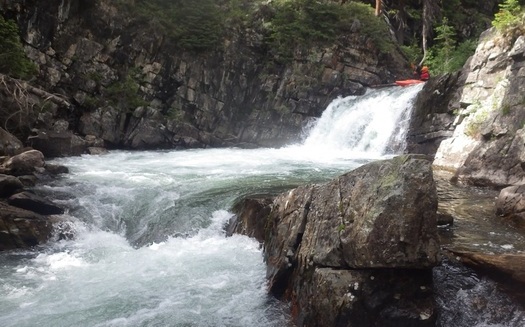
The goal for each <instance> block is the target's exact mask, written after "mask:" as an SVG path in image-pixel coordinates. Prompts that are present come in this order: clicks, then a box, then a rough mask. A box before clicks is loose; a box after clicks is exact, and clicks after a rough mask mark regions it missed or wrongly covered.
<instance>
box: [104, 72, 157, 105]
mask: <svg viewBox="0 0 525 327" xmlns="http://www.w3.org/2000/svg"><path fill="white" fill-rule="evenodd" d="M138 91H139V84H138V83H137V82H136V81H135V80H134V79H133V77H131V76H130V74H126V75H125V76H124V77H123V78H121V79H120V80H118V81H116V82H114V83H112V84H111V85H110V86H108V88H107V89H106V92H105V94H104V95H105V97H106V98H107V99H108V101H109V102H110V103H111V104H112V105H114V106H117V107H118V108H121V109H123V110H125V111H128V112H129V111H133V110H135V109H136V108H137V107H141V106H145V105H147V104H148V103H147V102H146V101H145V100H144V99H142V98H141V97H140V96H139V94H138Z"/></svg>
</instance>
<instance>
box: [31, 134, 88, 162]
mask: <svg viewBox="0 0 525 327" xmlns="http://www.w3.org/2000/svg"><path fill="white" fill-rule="evenodd" d="M29 141H30V143H31V146H32V147H33V148H35V149H37V150H40V151H41V152H42V153H43V154H44V155H45V156H46V157H64V156H78V155H81V154H83V153H86V152H87V143H86V141H85V140H84V139H83V138H82V137H80V136H78V135H75V134H73V133H72V132H71V131H63V130H59V131H38V133H37V134H36V135H34V136H31V137H30V138H29Z"/></svg>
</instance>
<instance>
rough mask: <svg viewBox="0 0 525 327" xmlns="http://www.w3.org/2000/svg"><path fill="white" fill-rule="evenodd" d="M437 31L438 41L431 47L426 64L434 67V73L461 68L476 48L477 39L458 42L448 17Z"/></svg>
mask: <svg viewBox="0 0 525 327" xmlns="http://www.w3.org/2000/svg"><path fill="white" fill-rule="evenodd" d="M435 31H436V37H435V38H434V41H436V43H435V44H434V46H432V47H431V48H430V49H429V52H428V56H427V59H426V64H427V65H428V66H430V67H431V68H432V72H433V73H434V74H443V73H450V72H454V71H457V70H459V69H461V68H462V67H463V65H464V64H465V62H466V61H467V59H468V58H469V57H470V56H471V55H472V54H473V53H474V51H475V50H476V41H475V40H466V41H464V42H462V43H460V44H457V43H456V41H455V37H456V32H455V30H454V28H453V27H452V26H451V25H449V23H448V19H447V18H446V17H445V18H443V21H442V24H441V25H439V26H437V27H436V28H435Z"/></svg>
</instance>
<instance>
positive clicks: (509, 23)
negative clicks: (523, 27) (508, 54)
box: [492, 0, 523, 31]
mask: <svg viewBox="0 0 525 327" xmlns="http://www.w3.org/2000/svg"><path fill="white" fill-rule="evenodd" d="M522 15H523V10H522V8H521V6H520V2H519V0H505V1H504V2H503V3H500V5H499V11H498V12H497V13H496V15H494V20H493V21H492V25H493V26H494V27H496V29H498V30H499V31H506V30H507V29H509V28H512V27H515V26H516V25H518V24H522V23H523V20H522Z"/></svg>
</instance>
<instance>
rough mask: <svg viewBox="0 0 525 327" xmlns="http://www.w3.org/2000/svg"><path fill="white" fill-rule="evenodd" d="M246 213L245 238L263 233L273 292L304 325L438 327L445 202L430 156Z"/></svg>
mask: <svg viewBox="0 0 525 327" xmlns="http://www.w3.org/2000/svg"><path fill="white" fill-rule="evenodd" d="M416 185H417V186H416ZM245 208H247V210H246V211H243V210H240V211H241V212H240V213H239V215H240V216H241V217H243V218H242V221H243V224H244V227H243V228H240V229H238V231H240V232H243V233H250V229H246V226H248V225H250V226H252V228H253V229H255V230H256V231H257V232H253V231H252V232H251V233H252V234H255V233H257V234H258V235H261V234H263V233H264V234H263V235H264V257H265V261H266V263H267V277H268V279H269V288H270V291H271V292H272V293H273V294H274V295H276V296H278V297H280V298H283V299H286V300H289V301H291V302H292V312H293V314H294V317H295V319H296V321H297V322H298V325H299V326H306V325H311V324H313V325H325V326H371V325H381V326H396V325H397V326H401V325H403V326H405V325H406V326H433V324H434V321H435V317H436V316H435V308H434V306H433V301H432V295H431V294H432V292H430V291H429V290H430V289H431V288H432V282H431V279H432V278H431V269H432V267H433V266H435V265H436V264H437V263H438V251H439V248H438V243H437V227H436V210H437V194H436V188H435V184H434V181H433V177H432V170H431V163H430V161H429V160H427V159H426V158H425V157H422V156H411V155H409V156H401V157H397V158H394V159H392V160H385V161H379V162H375V163H371V164H367V165H365V166H362V167H360V168H358V169H356V170H354V171H352V172H350V173H347V174H345V175H342V176H340V177H338V178H336V179H334V180H333V181H331V182H328V183H326V184H320V185H307V186H302V187H298V188H296V189H293V190H291V191H289V192H286V193H283V194H281V195H279V196H278V197H277V198H276V199H275V200H274V201H273V203H272V204H268V202H265V203H256V204H255V206H250V205H245ZM258 210H260V211H258ZM268 211H269V214H266V212H268ZM262 212H263V214H260V213H262ZM247 219H254V220H255V221H254V222H252V223H250V224H247V223H245V221H246V220H247ZM260 219H264V221H265V224H264V230H261V226H262V223H261V222H260ZM415 281H417V282H415ZM386 285H388V287H386Z"/></svg>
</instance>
